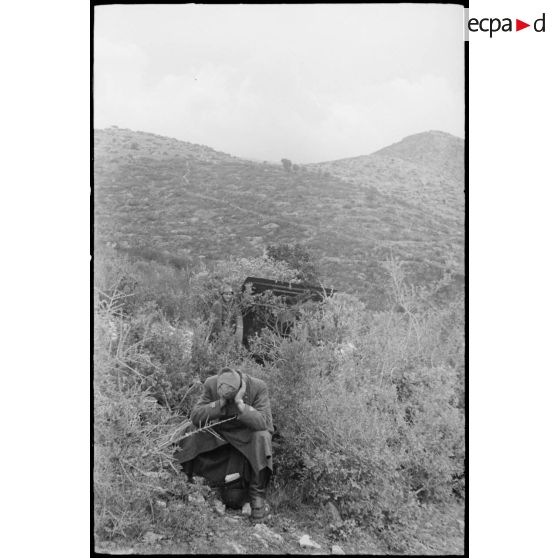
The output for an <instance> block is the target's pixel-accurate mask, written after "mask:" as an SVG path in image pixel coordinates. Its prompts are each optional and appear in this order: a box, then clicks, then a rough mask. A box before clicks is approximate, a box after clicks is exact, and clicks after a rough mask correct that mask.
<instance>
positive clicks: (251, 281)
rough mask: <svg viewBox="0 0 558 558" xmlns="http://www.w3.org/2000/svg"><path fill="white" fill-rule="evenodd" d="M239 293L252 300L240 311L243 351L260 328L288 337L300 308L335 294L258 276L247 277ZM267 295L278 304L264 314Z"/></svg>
mask: <svg viewBox="0 0 558 558" xmlns="http://www.w3.org/2000/svg"><path fill="white" fill-rule="evenodd" d="M248 289H250V290H248ZM241 290H242V293H246V292H250V294H251V295H253V296H254V298H255V300H254V301H253V303H252V304H251V305H250V306H248V307H245V308H244V310H243V322H244V331H243V337H242V343H243V345H244V346H245V347H247V348H249V345H250V338H251V337H252V336H254V335H257V334H258V333H259V332H260V331H261V330H262V329H264V328H269V329H271V330H272V331H274V332H275V333H278V334H279V335H281V336H283V337H286V336H288V335H289V333H290V331H291V329H292V327H293V325H294V323H295V321H296V320H297V319H298V317H299V316H300V313H299V312H300V307H301V305H303V304H306V303H309V302H314V303H320V302H323V301H324V300H325V298H326V297H330V296H332V295H333V294H334V293H335V292H336V291H335V290H334V289H328V288H325V287H322V286H319V285H309V284H306V283H289V282H286V281H276V280H274V279H262V278H260V277H247V278H246V279H245V280H244V283H243V284H242V289H241ZM267 294H270V295H273V297H277V298H278V299H279V305H277V306H275V307H274V308H273V309H272V311H265V310H267V309H269V307H270V304H269V302H268V301H266V300H265V299H266V298H267V299H269V298H270V297H266V296H265V295H267ZM275 300H277V299H275ZM262 310H263V311H262Z"/></svg>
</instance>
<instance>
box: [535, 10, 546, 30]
mask: <svg viewBox="0 0 558 558" xmlns="http://www.w3.org/2000/svg"><path fill="white" fill-rule="evenodd" d="M539 21H541V22H542V27H541V28H540V29H539V28H538V27H537V24H538V23H539ZM544 23H545V21H544V13H543V15H542V17H540V18H539V19H536V20H535V23H533V29H534V30H535V31H536V32H537V33H544Z"/></svg>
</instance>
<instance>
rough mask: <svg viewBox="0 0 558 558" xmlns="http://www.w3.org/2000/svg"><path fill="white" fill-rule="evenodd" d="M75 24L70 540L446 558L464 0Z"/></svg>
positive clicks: (456, 443)
mask: <svg viewBox="0 0 558 558" xmlns="http://www.w3.org/2000/svg"><path fill="white" fill-rule="evenodd" d="M92 10H93V13H92V15H93V20H92V25H93V26H92V47H93V48H92V53H91V55H92V68H91V72H92V107H91V109H92V157H93V160H92V164H91V167H92V189H91V196H92V207H93V213H92V245H93V278H92V286H91V288H92V291H93V294H92V298H93V302H92V313H93V324H92V338H93V344H92V354H93V370H92V386H91V388H92V389H91V391H92V440H91V443H92V509H91V512H92V513H91V515H92V537H93V538H94V549H95V551H96V552H98V553H103V554H256V555H260V554H300V555H316V554H321V555H324V554H325V555H331V554H334V555H344V554H346V555H351V554H369V555H409V556H412V555H432V556H436V555H438V556H440V555H442V556H444V555H464V554H465V553H466V550H467V548H466V547H467V541H466V534H467V529H468V523H467V518H466V505H467V501H468V486H467V468H466V462H467V452H466V440H467V437H466V433H467V421H466V415H467V369H466V356H467V344H466V338H465V335H466V328H465V324H466V311H467V304H466V303H467V300H466V287H467V284H468V277H467V269H466V263H467V262H466V242H467V237H466V229H465V225H466V217H467V214H466V199H467V198H466V196H467V186H468V185H467V183H466V171H467V159H466V148H467V143H466V142H467V141H468V138H467V125H468V123H467V119H466V115H467V110H466V109H467V105H466V99H467V95H466V93H467V83H468V79H467V71H468V68H467V64H466V61H467V58H466V48H468V47H466V45H467V43H466V42H465V41H464V33H465V26H464V18H465V11H464V7H463V5H462V4H449V3H439V4H430V3H401V4H382V3H378V4H375V3H368V4H281V5H275V4H257V5H245V4H221V5H211V4H107V5H94V7H93V8H92Z"/></svg>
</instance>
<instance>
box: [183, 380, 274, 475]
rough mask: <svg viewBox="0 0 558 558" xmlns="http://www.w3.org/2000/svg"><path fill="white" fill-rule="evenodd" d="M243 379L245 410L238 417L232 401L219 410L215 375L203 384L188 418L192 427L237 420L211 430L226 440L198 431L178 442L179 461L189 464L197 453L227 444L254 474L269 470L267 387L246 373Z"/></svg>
mask: <svg viewBox="0 0 558 558" xmlns="http://www.w3.org/2000/svg"><path fill="white" fill-rule="evenodd" d="M243 378H244V381H245V382H246V392H245V394H244V396H243V398H242V399H243V401H244V403H246V409H245V411H244V413H243V414H242V415H238V410H237V408H236V405H235V404H234V402H228V403H227V405H225V407H224V408H223V409H221V406H220V404H219V395H218V394H217V376H211V377H210V378H208V379H207V380H206V381H205V383H204V386H203V388H204V389H203V394H202V395H201V397H200V399H199V401H198V402H197V403H196V405H195V407H194V409H193V410H192V414H191V417H190V418H191V420H192V423H193V426H194V427H199V426H204V425H206V424H207V423H209V422H211V421H219V420H223V419H225V418H229V417H232V416H234V415H238V417H237V418H236V419H234V420H231V421H230V422H227V423H225V424H222V425H219V426H216V427H215V428H214V430H215V431H216V432H218V433H219V434H220V435H221V437H222V438H224V439H225V440H226V441H225V442H222V441H221V440H218V439H217V438H216V437H215V436H213V435H212V434H209V433H208V432H200V433H198V434H194V435H193V436H189V437H188V438H186V439H184V440H183V441H182V443H181V447H182V449H181V450H180V451H179V452H178V453H177V455H176V458H177V459H178V461H179V462H181V463H182V462H187V461H191V460H192V459H194V458H195V457H196V456H198V455H199V454H200V453H206V452H208V451H211V450H214V449H216V448H218V447H220V446H223V445H225V444H226V443H229V444H231V445H232V446H233V447H235V448H236V449H237V450H238V451H240V452H241V453H242V454H243V455H244V456H245V457H246V458H247V459H248V461H249V462H250V465H251V467H252V469H253V470H254V471H255V472H259V471H260V470H262V469H263V468H265V467H268V468H269V469H271V470H272V469H273V458H272V452H271V434H272V433H273V419H272V417H271V405H270V402H269V395H268V391H267V386H266V385H265V382H263V381H262V380H259V379H258V378H253V377H251V376H248V375H246V374H244V375H243Z"/></svg>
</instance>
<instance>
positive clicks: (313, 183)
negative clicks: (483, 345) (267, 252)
mask: <svg viewBox="0 0 558 558" xmlns="http://www.w3.org/2000/svg"><path fill="white" fill-rule="evenodd" d="M94 139H95V145H94V208H95V240H96V242H101V243H110V244H112V245H114V246H116V247H117V248H119V249H122V250H132V249H134V250H136V251H139V252H140V253H141V252H142V251H143V253H145V254H148V253H151V254H153V253H157V254H160V255H163V256H166V257H169V258H175V261H182V262H194V261H197V260H199V259H204V260H205V261H212V260H218V259H222V258H224V257H227V256H229V255H233V256H239V257H241V256H254V255H259V254H261V253H262V251H263V249H264V247H265V246H266V245H267V244H270V243H280V242H300V243H302V244H303V245H305V246H306V247H307V248H308V249H309V250H310V251H311V252H313V253H314V254H315V256H316V257H317V259H318V263H319V268H320V271H321V275H322V276H323V278H324V282H325V283H326V284H327V285H333V286H335V287H336V288H338V289H340V290H344V291H347V292H352V293H356V294H359V295H362V296H364V297H365V298H367V299H368V300H369V301H370V300H373V302H374V304H375V305H380V304H381V301H382V299H383V297H384V295H385V293H383V291H382V287H381V284H382V278H383V277H384V275H385V272H384V269H383V267H382V265H381V262H382V261H383V260H385V259H386V258H388V257H390V255H393V256H395V257H397V258H399V259H400V260H402V261H403V262H404V263H405V268H406V270H407V271H408V273H409V279H410V280H411V281H412V282H414V283H417V284H425V283H430V282H432V281H435V280H437V279H439V278H440V277H441V276H442V274H443V273H444V272H445V271H451V272H452V273H453V274H454V277H455V278H456V280H457V283H456V284H459V282H460V281H462V278H463V275H462V274H463V252H464V230H463V222H464V211H463V207H464V206H463V173H462V169H463V140H460V139H459V138H455V137H453V136H450V135H449V134H442V133H441V132H428V133H426V134H418V135H416V136H410V137H409V138H405V139H404V140H403V141H401V142H399V143H398V144H394V145H392V146H389V147H387V148H385V149H382V150H380V151H378V152H376V153H374V154H372V155H365V156H361V157H355V158H351V159H343V160H339V161H332V162H327V163H319V164H313V165H302V166H300V167H298V169H297V170H296V171H295V170H292V171H291V172H287V171H286V170H285V169H284V168H283V167H282V166H281V165H279V164H271V163H267V162H263V163H258V162H253V161H247V160H244V159H240V158H237V157H233V156H231V155H228V154H225V153H221V152H218V151H215V150H213V149H211V148H209V147H205V146H200V145H195V144H191V143H188V142H182V141H179V140H175V139H171V138H165V137H162V136H157V135H154V134H148V133H144V132H134V131H131V130H127V129H121V128H116V127H112V128H109V129H104V130H95V138H94Z"/></svg>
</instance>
